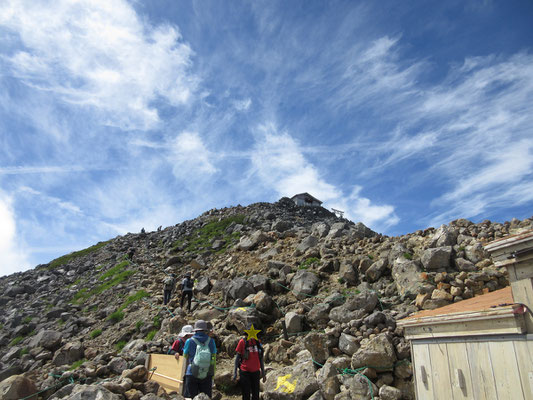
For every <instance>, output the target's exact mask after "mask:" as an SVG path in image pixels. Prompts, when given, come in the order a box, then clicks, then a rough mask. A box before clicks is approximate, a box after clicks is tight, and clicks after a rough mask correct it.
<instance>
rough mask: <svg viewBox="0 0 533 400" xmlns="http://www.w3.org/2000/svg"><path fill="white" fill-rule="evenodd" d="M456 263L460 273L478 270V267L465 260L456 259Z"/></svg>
mask: <svg viewBox="0 0 533 400" xmlns="http://www.w3.org/2000/svg"><path fill="white" fill-rule="evenodd" d="M454 262H455V266H456V267H457V269H458V270H459V271H466V272H472V271H475V270H476V266H475V265H474V264H473V263H472V262H470V261H468V260H465V259H464V258H456V259H455V260H454Z"/></svg>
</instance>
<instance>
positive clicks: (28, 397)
mask: <svg viewBox="0 0 533 400" xmlns="http://www.w3.org/2000/svg"><path fill="white" fill-rule="evenodd" d="M50 376H52V377H54V378H57V377H60V376H58V375H52V374H50ZM68 383H74V378H73V377H72V376H70V377H69V378H68ZM63 384H64V382H63V381H60V382H59V383H57V384H55V385H53V386H49V387H47V388H45V389H43V390H40V391H39V392H36V393H33V394H30V395H29V396H26V397H21V398H20V399H18V400H27V399H31V398H32V397H34V396H37V395H39V394H41V393H44V392H47V391H48V390H50V389H55V388H56V387H60V386H63Z"/></svg>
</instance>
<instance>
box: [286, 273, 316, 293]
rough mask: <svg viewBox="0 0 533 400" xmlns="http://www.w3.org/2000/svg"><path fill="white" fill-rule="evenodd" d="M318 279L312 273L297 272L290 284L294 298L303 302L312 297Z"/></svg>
mask: <svg viewBox="0 0 533 400" xmlns="http://www.w3.org/2000/svg"><path fill="white" fill-rule="evenodd" d="M319 281H320V279H319V278H318V276H316V275H315V274H314V273H312V272H307V271H305V270H299V271H298V272H297V273H296V275H295V276H294V278H293V279H292V282H291V289H292V291H293V293H294V295H295V296H296V298H298V299H300V300H303V299H306V298H308V297H309V296H311V295H313V294H314V293H315V291H316V288H317V286H318V282H319Z"/></svg>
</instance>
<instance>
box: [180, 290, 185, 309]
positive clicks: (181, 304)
mask: <svg viewBox="0 0 533 400" xmlns="http://www.w3.org/2000/svg"><path fill="white" fill-rule="evenodd" d="M185 293H186V292H181V302H180V307H181V308H182V309H183V302H184V301H185Z"/></svg>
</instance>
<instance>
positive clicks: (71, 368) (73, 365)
mask: <svg viewBox="0 0 533 400" xmlns="http://www.w3.org/2000/svg"><path fill="white" fill-rule="evenodd" d="M85 361H87V360H86V359H85V358H82V359H81V360H78V361H75V362H73V363H72V365H71V366H70V368H69V369H68V370H69V371H74V370H75V369H76V368H79V367H81V365H82V364H83V363H84V362H85Z"/></svg>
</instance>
